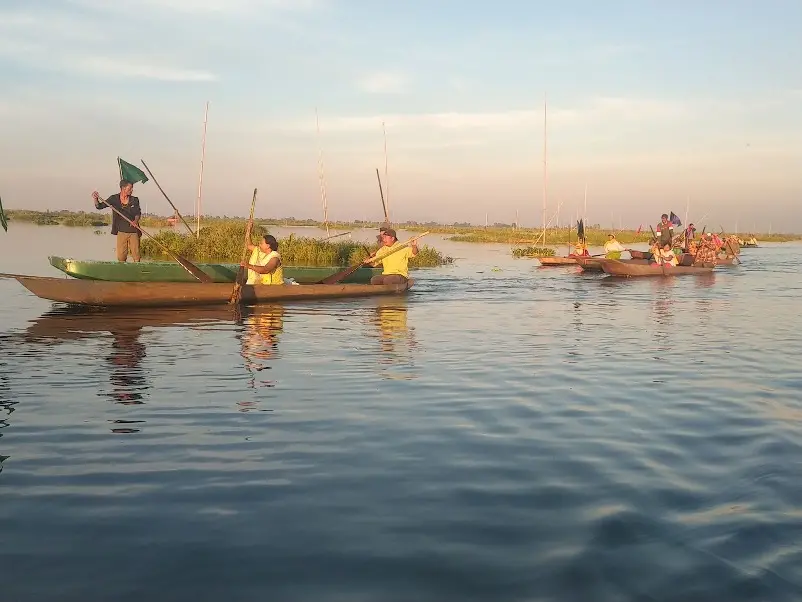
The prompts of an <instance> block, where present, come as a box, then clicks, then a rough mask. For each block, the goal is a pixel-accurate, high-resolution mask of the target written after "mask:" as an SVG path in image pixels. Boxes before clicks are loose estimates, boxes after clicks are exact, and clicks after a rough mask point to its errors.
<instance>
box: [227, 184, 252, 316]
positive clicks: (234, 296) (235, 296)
mask: <svg viewBox="0 0 802 602" xmlns="http://www.w3.org/2000/svg"><path fill="white" fill-rule="evenodd" d="M255 208H256V188H254V189H253V199H252V200H251V217H250V218H249V219H248V225H247V226H245V247H244V248H243V250H242V261H246V260H247V259H248V245H249V244H250V242H251V228H252V227H253V211H254V209H255ZM240 263H242V262H240ZM247 273H248V270H247V269H246V268H245V267H244V266H242V265H240V266H239V270H237V277H236V278H234V289H233V290H232V291H231V298H230V299H229V300H228V302H229V303H231V304H234V303H239V301H240V299H241V298H242V285H243V284H245V280H246V278H245V276H246V274H247Z"/></svg>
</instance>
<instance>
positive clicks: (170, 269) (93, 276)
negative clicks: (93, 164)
mask: <svg viewBox="0 0 802 602" xmlns="http://www.w3.org/2000/svg"><path fill="white" fill-rule="evenodd" d="M48 260H49V261H50V265H52V266H53V267H54V268H56V269H57V270H60V271H62V272H64V273H65V274H67V275H69V276H72V277H73V278H80V279H83V280H107V281H109V282H192V283H195V282H197V280H195V278H194V277H193V276H192V274H190V273H189V272H187V271H186V270H185V269H184V268H182V267H181V265H180V264H178V263H176V262H174V261H141V262H133V261H127V262H121V261H91V260H80V259H69V258H66V257H56V256H52V257H48ZM195 265H197V266H198V268H199V269H200V270H201V271H202V272H204V273H205V274H207V275H208V276H209V277H211V279H212V281H213V282H231V283H233V282H234V277H235V276H236V275H237V270H238V269H239V264H236V263H197V264H195ZM343 269H344V268H343V267H342V266H332V267H329V266H284V277H285V278H292V279H293V280H295V281H296V282H300V283H302V284H305V283H314V282H320V281H321V280H323V279H324V278H326V277H327V276H331V275H332V274H335V273H337V272H340V271H342V270H343ZM381 273H382V268H371V267H361V268H359V269H358V270H357V271H355V272H354V273H353V274H351V275H350V276H348V278H346V279H345V280H344V281H343V284H367V283H369V282H370V279H371V278H372V277H373V276H377V275H379V274H381Z"/></svg>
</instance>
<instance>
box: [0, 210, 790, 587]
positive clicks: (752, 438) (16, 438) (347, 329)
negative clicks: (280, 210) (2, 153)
mask: <svg viewBox="0 0 802 602" xmlns="http://www.w3.org/2000/svg"><path fill="white" fill-rule="evenodd" d="M298 231H301V232H308V230H298ZM279 234H280V235H283V234H286V232H285V231H281V232H279ZM372 234H373V233H362V234H361V236H362V237H363V238H364V239H366V240H367V239H368V238H369V237H370V236H371V235H372ZM400 236H401V237H403V236H405V233H400ZM113 244H114V241H113V238H112V237H111V236H109V235H108V234H103V235H94V234H93V233H92V230H91V229H90V230H85V229H69V228H61V227H36V226H28V225H24V224H16V223H13V224H11V226H10V228H9V232H8V233H2V232H0V271H2V272H22V273H29V274H38V275H58V273H57V272H56V271H55V270H54V269H53V268H51V267H50V266H49V265H48V263H47V255H49V254H56V255H67V256H73V257H78V258H96V259H112V258H113V256H114V251H113ZM430 244H435V246H437V247H438V248H440V249H442V250H444V251H446V252H448V253H449V254H451V255H453V256H455V257H458V258H459V259H458V260H457V262H456V263H455V265H454V266H450V267H445V268H440V269H436V270H427V271H418V272H416V273H415V279H416V286H415V288H414V291H413V292H411V293H410V294H409V295H408V296H407V297H400V298H384V299H375V300H374V299H367V300H353V301H349V300H345V301H333V302H322V303H291V304H286V305H276V306H264V307H256V308H250V309H246V310H245V311H243V312H242V314H241V315H239V316H237V315H234V313H233V311H232V310H230V309H229V308H220V309H207V310H175V311H173V310H171V311H128V312H117V313H109V312H91V313H86V312H85V313H74V312H72V313H70V312H67V311H65V310H64V309H63V308H59V307H58V306H54V305H52V304H50V303H49V302H46V301H43V300H40V299H38V298H36V297H34V296H33V295H31V294H30V293H28V292H27V291H26V290H25V289H23V288H22V286H21V285H19V284H18V283H17V282H16V281H14V280H4V279H0V297H1V298H2V300H3V301H2V304H0V427H2V428H0V461H1V462H0V466H1V467H2V472H1V473H0V534H2V535H0V567H2V580H0V588H1V590H2V599H3V600H9V601H14V602H22V601H28V600H36V601H49V600H82V601H85V602H89V601H101V600H104V601H105V600H116V601H129V600H130V601H137V602H139V601H141V600H145V599H152V600H192V601H194V602H199V601H206V600H232V601H241V600H314V601H327V600H338V601H339V600H343V601H346V600H347V601H359V600H382V601H396V600H398V601H406V600H410V601H411V600H424V601H429V600H431V601H442V600H516V601H517V600H521V601H523V600H527V601H535V600H538V601H539V600H544V601H545V600H554V601H557V600H560V601H564V600H577V601H594V602H603V601H608V600H609V601H619V600H637V601H652V600H661V601H669V600H671V601H674V600H676V601H692V600H699V601H727V602H736V601H742V600H755V601H757V600H771V601H785V600H788V601H791V600H794V601H798V600H800V599H802V395H801V394H800V390H802V371H800V359H799V358H800V355H801V354H802V335H801V334H800V330H802V319H801V318H800V304H799V296H800V293H801V292H802V279H800V276H799V265H800V263H801V262H802V246H800V245H793V244H788V245H774V246H767V247H765V248H759V249H748V250H744V252H743V254H742V259H743V261H744V265H743V266H742V267H738V268H727V269H725V268H721V269H717V270H716V271H715V273H714V274H712V275H710V276H705V277H695V276H692V277H684V278H676V279H666V280H662V279H660V280H642V281H639V280H630V281H626V280H624V281H613V280H611V279H609V278H606V277H602V276H592V275H580V274H578V273H576V270H575V268H557V269H544V268H538V267H537V265H538V264H537V263H536V262H534V261H529V260H514V259H512V258H511V257H510V256H509V248H508V247H506V246H504V245H469V244H456V243H449V242H444V241H442V239H441V238H440V237H436V236H432V237H431V239H430Z"/></svg>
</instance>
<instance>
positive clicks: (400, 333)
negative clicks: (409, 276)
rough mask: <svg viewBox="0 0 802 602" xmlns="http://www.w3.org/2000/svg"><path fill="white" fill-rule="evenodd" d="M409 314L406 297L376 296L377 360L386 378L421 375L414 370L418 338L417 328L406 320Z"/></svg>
mask: <svg viewBox="0 0 802 602" xmlns="http://www.w3.org/2000/svg"><path fill="white" fill-rule="evenodd" d="M408 317H409V307H408V305H407V300H406V299H405V298H403V297H399V298H386V299H380V300H377V302H376V308H375V311H374V313H373V315H372V317H371V322H372V323H373V326H374V327H377V328H378V331H379V332H378V334H379V350H380V355H379V358H378V363H379V366H380V367H381V368H382V376H383V378H387V379H392V380H412V379H414V378H416V377H417V376H418V374H417V372H416V371H415V356H416V354H417V353H418V341H417V339H416V338H415V329H414V328H410V327H409V325H408V323H407V321H408Z"/></svg>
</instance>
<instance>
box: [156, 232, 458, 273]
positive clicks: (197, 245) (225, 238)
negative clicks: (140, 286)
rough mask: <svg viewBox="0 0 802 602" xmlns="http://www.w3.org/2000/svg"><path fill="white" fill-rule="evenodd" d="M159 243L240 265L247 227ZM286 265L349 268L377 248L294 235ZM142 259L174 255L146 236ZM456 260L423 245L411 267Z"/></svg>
mask: <svg viewBox="0 0 802 602" xmlns="http://www.w3.org/2000/svg"><path fill="white" fill-rule="evenodd" d="M267 233H268V230H267V228H266V227H264V226H261V225H258V224H256V225H254V227H253V232H252V236H251V239H252V242H253V243H254V244H256V242H257V241H258V240H259V238H260V237H261V236H263V235H265V234H267ZM155 238H156V240H158V242H160V243H162V244H163V245H164V246H166V247H167V248H168V249H170V251H172V252H173V253H175V254H177V255H181V256H183V257H186V258H187V259H189V260H193V261H203V262H206V261H220V262H226V263H237V262H239V261H240V260H241V259H242V251H243V240H244V238H245V224H244V223H243V222H242V221H237V222H234V221H225V222H218V223H215V224H213V225H209V226H206V227H203V228H201V230H200V235H199V236H195V235H194V234H193V235H190V234H188V233H187V234H180V233H178V232H175V231H174V230H165V231H162V232H159V233H158V234H157V235H156V236H155ZM278 243H279V252H280V253H281V258H282V261H283V262H284V265H287V266H292V265H303V266H343V267H345V266H349V265H354V264H356V263H357V262H359V261H362V260H364V259H365V258H366V257H368V255H369V254H370V253H372V252H373V251H375V250H376V248H377V246H376V245H375V244H374V245H362V244H360V243H357V242H353V241H333V240H332V241H328V240H319V239H316V238H308V237H302V236H295V235H294V234H290V235H289V236H287V237H286V238H281V239H279V241H278ZM141 248H142V256H143V257H145V258H148V259H169V258H170V256H169V255H168V254H167V253H165V252H164V250H163V249H162V248H161V247H160V246H159V245H158V244H157V243H156V242H154V241H153V240H151V239H148V238H145V237H143V238H142V241H141ZM453 261H454V259H453V258H452V257H448V256H445V255H443V254H442V253H440V252H439V251H438V250H436V249H434V248H432V247H428V246H425V245H424V246H422V247H420V249H419V252H418V255H417V256H416V257H414V258H412V259H411V260H410V262H409V266H410V268H413V269H414V268H423V267H437V266H441V265H446V264H450V263H452V262H453Z"/></svg>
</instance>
